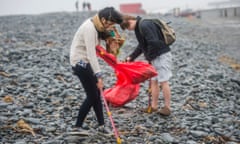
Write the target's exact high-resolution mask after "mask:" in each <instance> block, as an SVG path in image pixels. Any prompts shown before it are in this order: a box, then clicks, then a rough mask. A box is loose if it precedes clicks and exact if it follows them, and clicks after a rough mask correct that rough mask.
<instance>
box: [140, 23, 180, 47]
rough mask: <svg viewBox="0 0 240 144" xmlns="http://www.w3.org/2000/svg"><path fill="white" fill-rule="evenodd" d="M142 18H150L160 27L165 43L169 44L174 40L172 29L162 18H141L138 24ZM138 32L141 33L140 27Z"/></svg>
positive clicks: (174, 35)
mask: <svg viewBox="0 0 240 144" xmlns="http://www.w3.org/2000/svg"><path fill="white" fill-rule="evenodd" d="M144 20H150V21H152V22H154V23H155V24H157V25H158V27H159V28H160V29H161V31H162V34H163V37H164V41H165V44H166V45H168V46H169V45H171V44H173V43H174V42H175V41H176V34H175V31H174V29H173V28H172V27H171V26H169V23H166V22H165V21H163V20H160V19H141V20H140V22H139V25H140V23H141V22H142V21H144ZM139 31H140V33H141V34H142V35H143V32H142V29H141V28H140V29H139Z"/></svg>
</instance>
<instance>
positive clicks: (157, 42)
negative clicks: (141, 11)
mask: <svg viewBox="0 0 240 144" xmlns="http://www.w3.org/2000/svg"><path fill="white" fill-rule="evenodd" d="M141 19H142V18H141V17H139V16H138V17H133V16H128V15H125V16H124V17H123V22H122V23H121V24H120V26H121V28H122V29H123V30H125V29H128V30H133V31H134V32H135V35H136V38H137V40H138V46H137V47H136V49H135V50H134V51H133V52H132V53H131V54H130V55H129V56H128V57H127V58H126V61H133V60H135V59H136V58H137V57H138V56H140V55H141V54H142V53H143V54H144V56H145V58H146V60H147V61H148V62H149V63H151V64H152V65H153V66H154V68H155V69H156V70H157V72H158V75H157V76H156V77H154V78H152V79H151V95H152V101H151V111H150V112H155V111H158V99H159V94H160V86H161V89H162V92H163V96H164V107H163V108H161V109H160V111H159V113H160V114H162V115H165V116H168V115H170V114H171V107H170V101H171V89H170V85H169V82H168V81H169V79H170V78H171V76H172V72H171V64H172V55H171V52H170V48H169V46H167V45H166V44H165V42H164V38H163V35H162V32H161V30H160V28H158V26H157V25H156V24H154V22H153V21H151V20H144V21H141V22H140V20H141ZM159 85H160V86H159ZM143 111H144V112H149V109H148V108H147V109H144V110H143Z"/></svg>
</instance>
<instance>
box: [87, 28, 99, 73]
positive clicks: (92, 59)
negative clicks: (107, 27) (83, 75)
mask: <svg viewBox="0 0 240 144" xmlns="http://www.w3.org/2000/svg"><path fill="white" fill-rule="evenodd" d="M84 42H85V46H86V50H87V59H88V60H89V63H90V65H91V66H92V69H93V71H94V73H95V74H96V73H98V72H100V71H101V70H100V66H99V62H98V59H97V54H96V46H97V45H98V44H99V42H100V40H99V39H98V34H97V31H96V29H95V27H94V25H92V26H90V27H89V29H85V32H84Z"/></svg>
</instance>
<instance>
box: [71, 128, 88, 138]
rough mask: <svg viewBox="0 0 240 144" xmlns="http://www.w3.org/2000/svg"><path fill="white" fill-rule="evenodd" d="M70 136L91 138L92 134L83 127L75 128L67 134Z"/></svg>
mask: <svg viewBox="0 0 240 144" xmlns="http://www.w3.org/2000/svg"><path fill="white" fill-rule="evenodd" d="M67 134H68V135H78V136H89V135H90V132H89V131H88V130H86V129H83V128H81V127H74V128H73V129H72V130H71V131H70V132H68V133H67Z"/></svg>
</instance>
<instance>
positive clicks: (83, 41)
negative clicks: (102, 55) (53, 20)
mask: <svg viewBox="0 0 240 144" xmlns="http://www.w3.org/2000/svg"><path fill="white" fill-rule="evenodd" d="M121 22H122V16H121V14H120V13H119V12H117V11H116V10H115V9H114V8H113V7H106V8H104V9H102V10H100V11H99V12H98V13H97V14H96V15H95V16H93V17H92V18H89V19H87V20H86V21H85V22H83V23H82V24H81V26H80V27H79V28H78V30H77V32H76V33H75V36H74V38H73V41H72V45H71V50H70V64H71V66H72V68H73V71H74V73H75V74H76V75H77V76H78V78H79V79H80V81H81V83H82V86H83V88H84V90H85V92H86V95H87V97H86V99H85V100H84V102H83V104H82V105H81V106H80V109H79V113H78V118H77V122H76V127H82V124H83V121H84V119H85V117H86V116H87V114H88V112H89V111H90V109H91V107H93V109H94V112H95V114H96V117H97V120H98V124H99V126H100V127H103V126H104V116H103V108H102V103H101V96H100V91H99V89H102V88H103V86H104V84H103V80H102V77H101V75H102V74H101V69H100V67H99V62H98V59H97V55H96V46H97V45H99V44H100V40H101V39H103V40H105V39H106V38H107V37H108V36H110V35H108V33H107V31H108V29H109V28H111V27H112V26H113V25H114V24H120V23H121Z"/></svg>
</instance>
